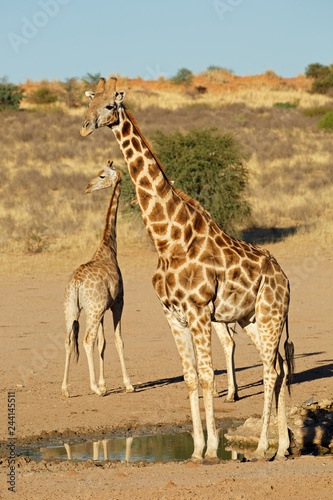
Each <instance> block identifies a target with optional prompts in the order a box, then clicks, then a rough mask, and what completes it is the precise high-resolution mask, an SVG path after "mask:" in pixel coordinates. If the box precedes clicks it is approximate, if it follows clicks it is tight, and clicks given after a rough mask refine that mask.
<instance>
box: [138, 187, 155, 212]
mask: <svg viewBox="0 0 333 500" xmlns="http://www.w3.org/2000/svg"><path fill="white" fill-rule="evenodd" d="M138 196H139V202H140V205H141V207H142V210H144V211H146V210H147V208H148V205H149V202H150V200H151V199H152V195H151V194H150V193H147V191H145V190H143V189H140V188H138Z"/></svg>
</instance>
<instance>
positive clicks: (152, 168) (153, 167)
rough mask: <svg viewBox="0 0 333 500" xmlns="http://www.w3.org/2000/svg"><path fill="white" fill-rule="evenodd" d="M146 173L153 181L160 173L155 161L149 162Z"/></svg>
mask: <svg viewBox="0 0 333 500" xmlns="http://www.w3.org/2000/svg"><path fill="white" fill-rule="evenodd" d="M148 173H149V175H150V177H151V178H152V179H153V181H154V180H155V179H156V178H157V177H158V176H159V175H160V170H159V168H158V166H157V165H156V163H151V164H150V165H149V166H148Z"/></svg>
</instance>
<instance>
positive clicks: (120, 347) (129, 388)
mask: <svg viewBox="0 0 333 500" xmlns="http://www.w3.org/2000/svg"><path fill="white" fill-rule="evenodd" d="M122 312H123V302H122V301H116V302H115V303H114V304H113V306H112V314H113V325H114V335H115V344H116V349H117V352H118V356H119V360H120V365H121V371H122V374H123V381H124V385H125V387H126V392H134V387H133V385H132V383H131V380H130V378H129V375H128V373H127V369H126V364H125V357H124V343H123V339H122V337H121V316H122Z"/></svg>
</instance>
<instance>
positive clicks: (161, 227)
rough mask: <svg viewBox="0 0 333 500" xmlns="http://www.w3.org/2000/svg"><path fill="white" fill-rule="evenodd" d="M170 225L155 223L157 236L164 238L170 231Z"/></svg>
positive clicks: (154, 227)
mask: <svg viewBox="0 0 333 500" xmlns="http://www.w3.org/2000/svg"><path fill="white" fill-rule="evenodd" d="M168 227H169V226H168V224H166V223H164V224H163V223H162V224H160V223H155V224H154V226H153V231H154V233H155V234H157V235H158V236H164V235H165V234H166V232H167V231H168Z"/></svg>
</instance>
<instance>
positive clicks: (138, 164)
mask: <svg viewBox="0 0 333 500" xmlns="http://www.w3.org/2000/svg"><path fill="white" fill-rule="evenodd" d="M143 165H144V161H143V158H142V156H139V157H138V158H137V159H136V160H134V161H132V162H131V163H130V164H129V167H130V174H131V177H132V179H133V181H134V182H136V180H137V178H138V175H139V174H140V173H141V172H142V170H143Z"/></svg>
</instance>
